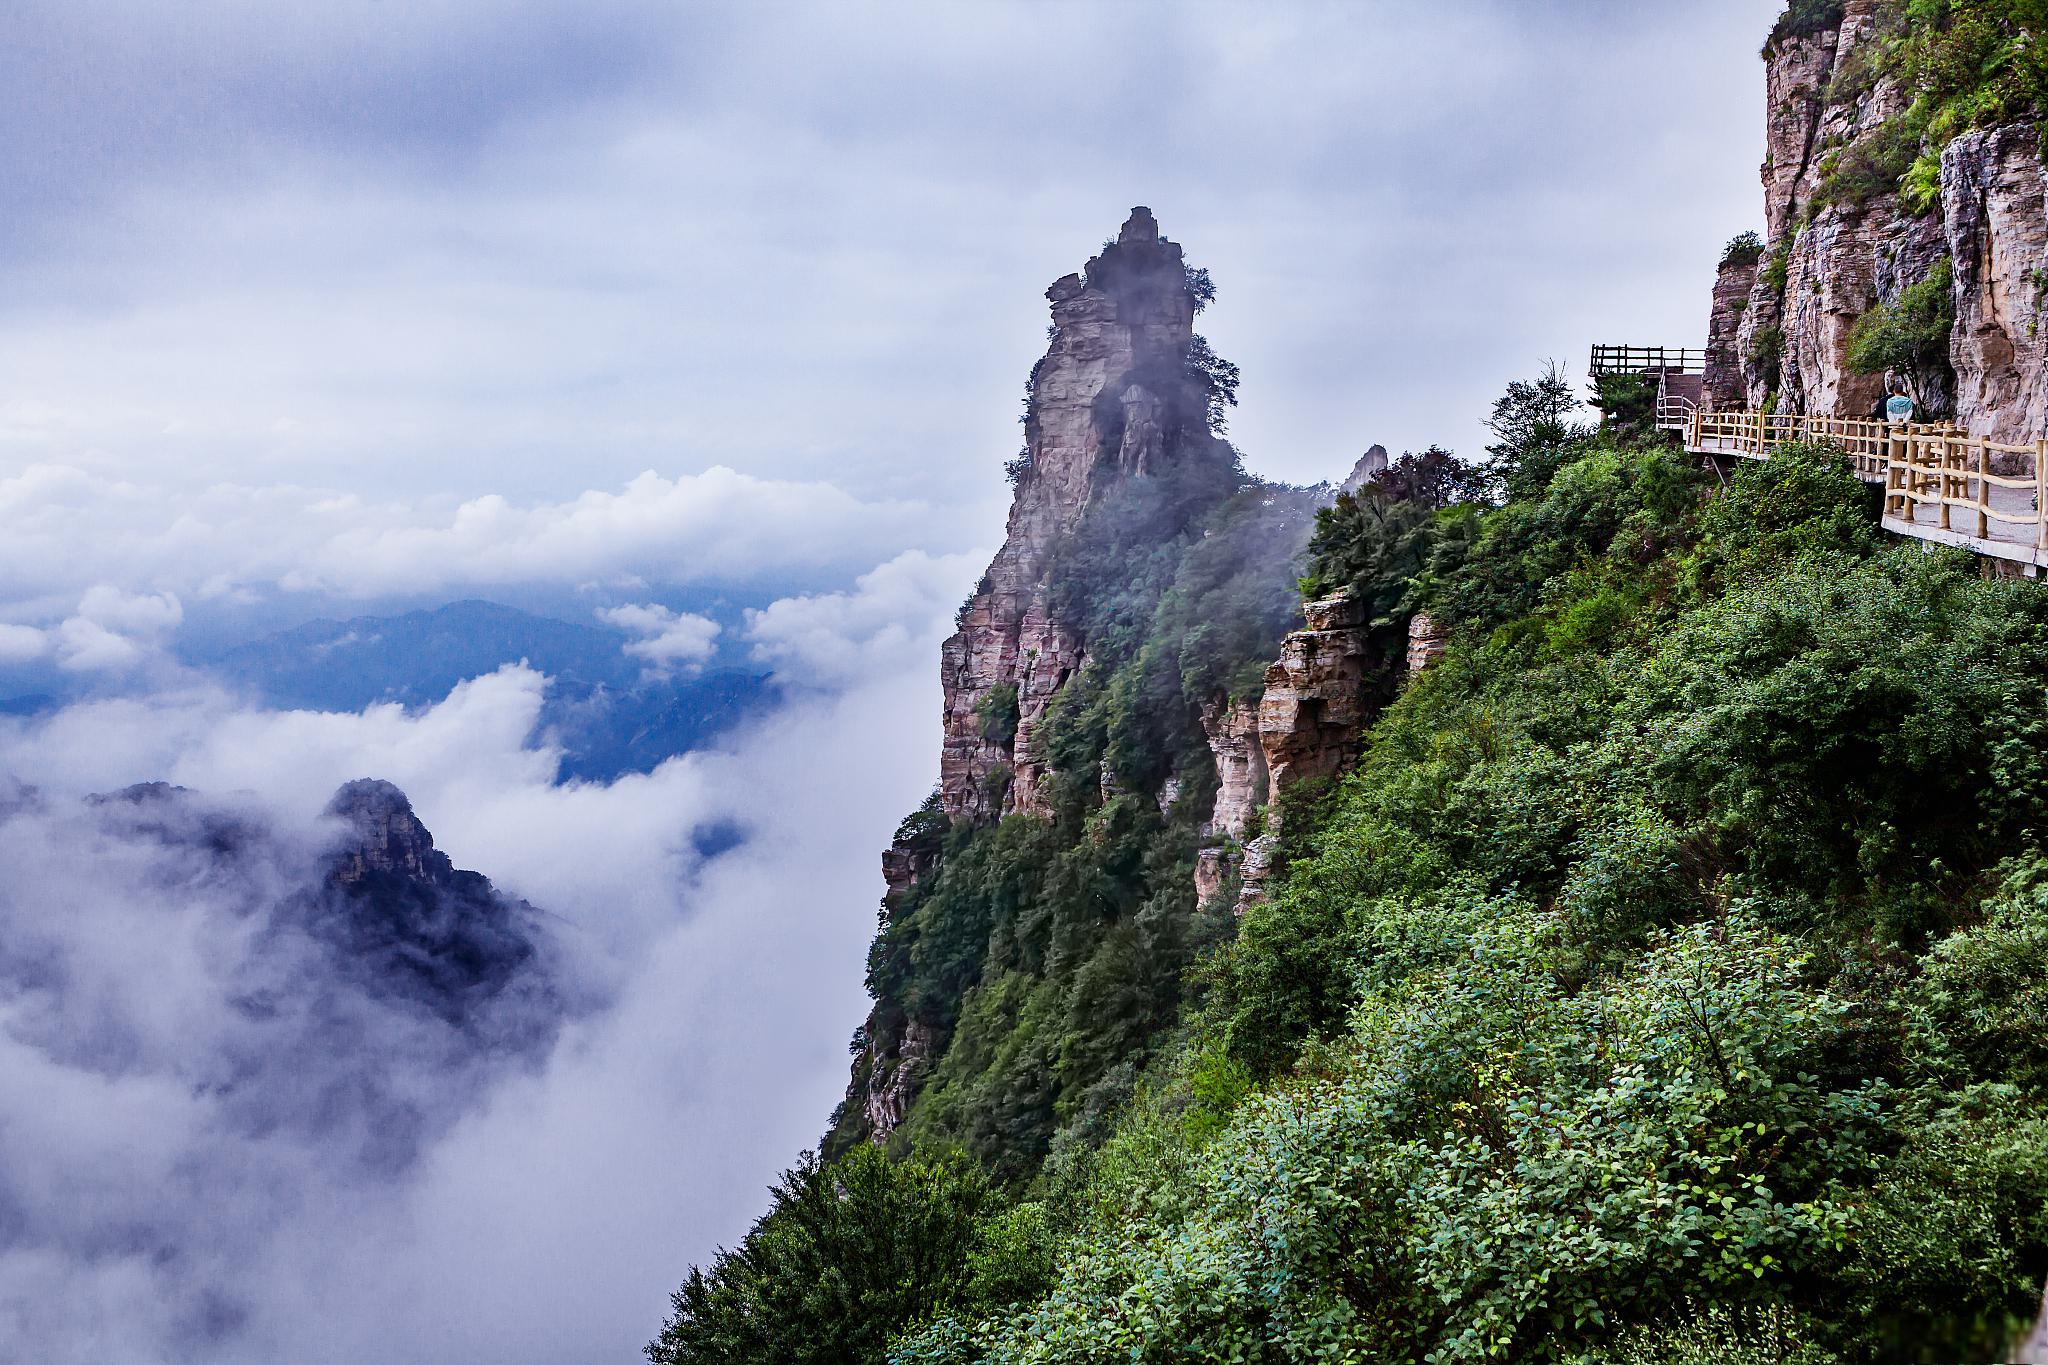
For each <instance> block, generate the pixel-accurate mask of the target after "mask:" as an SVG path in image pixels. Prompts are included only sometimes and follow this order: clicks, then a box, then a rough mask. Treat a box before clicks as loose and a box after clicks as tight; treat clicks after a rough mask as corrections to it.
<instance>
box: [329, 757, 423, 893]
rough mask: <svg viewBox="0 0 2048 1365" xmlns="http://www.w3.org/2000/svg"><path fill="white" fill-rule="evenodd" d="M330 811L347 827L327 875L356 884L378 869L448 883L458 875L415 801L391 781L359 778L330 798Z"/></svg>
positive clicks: (338, 881) (336, 879)
mask: <svg viewBox="0 0 2048 1365" xmlns="http://www.w3.org/2000/svg"><path fill="white" fill-rule="evenodd" d="M327 814H328V815H329V816H330V817H332V818H335V819H338V820H341V821H342V822H343V823H344V824H346V825H347V826H348V829H349V834H348V836H347V838H346V839H345V840H344V841H343V843H342V845H341V847H340V848H339V849H337V850H336V852H335V860H334V863H333V865H332V868H331V870H330V872H329V879H330V880H332V881H334V882H337V883H340V884H342V885H344V886H350V885H354V884H356V883H359V882H361V881H363V880H364V879H365V878H367V877H369V876H371V875H373V874H376V873H387V874H390V875H393V876H399V877H411V878H417V879H418V880H420V881H424V882H432V883H438V884H441V885H446V884H447V883H448V882H449V880H450V879H451V878H452V877H453V876H454V875H455V866H454V864H453V863H451V862H449V861H448V855H447V854H445V853H443V852H441V851H440V850H439V849H437V848H435V847H434V836H433V835H431V834H429V833H428V832H427V827H426V826H425V825H423V824H421V823H420V819H419V817H418V816H417V815H414V814H413V812H412V802H411V801H409V800H407V799H406V795H405V793H404V792H402V791H400V790H399V789H398V788H397V787H395V786H393V785H392V784H391V783H389V782H382V781H378V780H377V779H375V778H360V779H358V780H356V781H354V782H350V783H348V784H347V785H345V786H343V787H342V788H341V790H339V791H337V792H336V793H335V794H334V799H333V800H331V801H329V802H328V803H327Z"/></svg>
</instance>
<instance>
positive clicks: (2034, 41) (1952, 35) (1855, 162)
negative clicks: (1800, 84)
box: [1766, 0, 2048, 213]
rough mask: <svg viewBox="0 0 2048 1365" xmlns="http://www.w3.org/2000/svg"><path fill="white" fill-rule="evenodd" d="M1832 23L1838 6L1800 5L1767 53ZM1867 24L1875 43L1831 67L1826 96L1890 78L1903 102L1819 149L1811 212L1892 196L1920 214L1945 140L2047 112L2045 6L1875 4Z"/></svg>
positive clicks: (1843, 97) (2034, 0) (1924, 1)
mask: <svg viewBox="0 0 2048 1365" xmlns="http://www.w3.org/2000/svg"><path fill="white" fill-rule="evenodd" d="M1840 17H1841V6H1840V5H1839V4H1838V3H1835V4H1830V3H1819V2H1818V0H1812V2H1809V0H1799V2H1798V3H1795V4H1794V5H1792V6H1791V8H1790V9H1789V10H1788V11H1787V12H1786V15H1785V17H1784V18H1782V19H1781V20H1780V21H1779V28H1778V30H1777V31H1775V32H1774V33H1773V37H1772V47H1775V46H1776V44H1778V43H1779V42H1782V41H1783V40H1784V39H1785V38H1786V37H1789V36H1794V35H1797V34H1804V33H1811V32H1815V31H1818V30H1819V29H1821V28H1825V27H1831V26H1832V25H1834V24H1836V23H1838V22H1840ZM1873 21H1874V24H1875V29H1876V36H1875V37H1874V38H1873V39H1872V40H1871V41H1869V42H1866V43H1864V44H1863V45H1861V46H1859V47H1857V48H1855V49H1852V51H1851V52H1850V54H1849V55H1848V56H1847V57H1846V58H1845V59H1844V60H1843V61H1842V63H1841V64H1840V65H1839V66H1838V68H1837V69H1836V71H1835V72H1834V74H1833V76H1832V78H1831V79H1830V81H1829V86H1828V89H1827V91H1826V95H1827V98H1828V99H1829V100H1831V101H1833V102H1836V103H1847V102H1849V101H1851V100H1854V99H1856V98H1858V97H1859V96H1861V95H1862V94H1863V93H1865V92H1866V91H1868V90H1869V89H1870V88H1871V87H1872V86H1874V85H1875V84H1876V83H1877V82H1878V81H1880V80H1891V81H1894V82H1897V83H1898V85H1899V86H1900V87H1901V88H1902V89H1903V90H1905V91H1906V92H1907V94H1908V96H1909V101H1910V102H1909V103H1908V104H1907V107H1906V108H1905V109H1904V110H1902V111H1901V112H1900V113H1899V114H1897V115H1896V116H1894V117H1893V118H1891V119H1888V120H1886V121H1885V122H1884V123H1882V124H1880V125H1879V126H1877V127H1876V128H1873V129H1871V130H1869V131H1868V132H1866V133H1865V134H1863V136H1861V137H1859V138H1858V139H1856V140H1855V141H1853V142H1850V143H1848V144H1846V145H1843V146H1839V147H1835V148H1832V149H1829V150H1828V151H1827V152H1826V154H1825V155H1824V157H1823V159H1822V162H1821V171H1822V179H1821V183H1820V185H1819V187H1818V188H1817V190H1816V192H1815V194H1814V197H1813V200H1812V202H1811V203H1810V204H1809V205H1808V206H1807V211H1808V212H1809V213H1813V212H1818V211H1819V210H1820V209H1821V208H1822V207H1824V206H1826V205H1827V204H1831V203H1841V204H1850V205H1860V204H1866V203H1869V202H1871V201H1872V200H1875V199H1877V198H1879V197H1880V196H1884V195H1890V194H1895V193H1896V194H1901V195H1902V196H1903V198H1904V201H1905V203H1906V205H1907V206H1908V207H1909V208H1911V209H1912V210H1914V211H1915V212H1925V211H1927V210H1928V209H1931V208H1932V207H1933V206H1934V204H1935V203H1936V201H1937V200H1938V199H1939V197H1940V191H1941V176H1940V171H1941V152H1942V149H1943V148H1944V147H1946V146H1947V145H1948V144H1949V143H1950V142H1952V141H1954V140H1955V139H1956V138H1957V137H1958V136H1960V135H1961V134H1963V133H1966V132H1968V131H1969V130H1971V129H1972V128H1983V127H1990V126H1994V125H1998V124H2004V123H2010V122H2014V121H2016V120H2022V119H2029V118H2038V117H2039V116H2040V115H2041V114H2042V113H2043V111H2044V110H2048V51H2044V49H2043V46H2042V42H2041V39H2042V37H2043V36H2044V35H2048V3H2044V0H1883V3H1881V4H1880V5H1879V6H1878V8H1877V12H1876V14H1875V15H1874V16H1873ZM1769 50H1771V49H1770V48H1767V49H1766V51H1769ZM2044 150H2048V143H2044Z"/></svg>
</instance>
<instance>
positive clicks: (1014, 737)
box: [835, 208, 1257, 1142]
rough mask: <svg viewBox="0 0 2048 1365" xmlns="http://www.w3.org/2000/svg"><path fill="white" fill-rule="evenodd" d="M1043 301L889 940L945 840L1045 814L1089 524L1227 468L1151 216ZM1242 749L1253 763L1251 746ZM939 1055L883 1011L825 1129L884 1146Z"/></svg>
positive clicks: (1174, 248) (893, 852)
mask: <svg viewBox="0 0 2048 1365" xmlns="http://www.w3.org/2000/svg"><path fill="white" fill-rule="evenodd" d="M1046 298H1047V299H1048V300H1049V301H1050V302H1051V305H1052V328H1051V332H1050V341H1049V344H1048V346H1047V348H1046V352H1045V355H1044V357H1043V358H1041V359H1040V360H1039V362H1038V363H1037V365H1035V366H1034V367H1033V368H1032V371H1031V378H1030V382H1029V386H1028V387H1027V390H1026V397H1025V413H1024V451H1023V453H1022V455H1020V456H1019V457H1018V459H1017V461H1016V462H1015V463H1013V464H1012V466H1011V470H1012V474H1013V477H1014V480H1015V484H1016V493H1015V496H1014V498H1013V500H1012V501H1011V504H1010V519H1009V526H1008V532H1007V535H1006V536H1005V539H1004V541H1003V546H1002V548H1001V549H1000V550H999V551H997V553H996V556H995V558H994V559H993V560H992V561H991V562H990V564H989V566H988V572H987V573H986V574H984V575H983V576H982V579H981V582H980V584H979V585H978V586H977V587H976V589H975V591H974V594H973V596H971V597H970V598H969V599H968V600H967V602H966V604H965V605H963V606H962V607H961V609H960V615H959V618H958V621H957V629H956V630H955V632H954V634H953V636H952V637H951V638H950V639H948V640H947V641H946V643H945V646H944V648H943V650H942V651H941V655H940V683H941V686H942V688H943V693H944V718H943V719H944V740H943V747H942V749H941V753H940V760H939V787H938V791H937V793H936V794H935V798H934V800H933V802H932V803H930V804H929V805H928V806H927V807H926V808H925V809H924V810H922V811H920V812H918V813H917V814H916V815H913V816H912V817H911V818H910V819H909V820H906V821H905V822H904V824H903V826H902V828H900V829H899V830H898V831H897V835H896V839H895V841H894V843H893V844H892V845H891V846H890V848H889V851H888V852H887V853H885V854H884V855H883V859H882V872H883V877H884V880H885V881H886V883H887V885H888V895H887V896H886V897H885V899H884V900H883V902H882V910H881V918H882V923H883V926H884V928H885V929H886V928H887V927H888V925H889V924H890V923H892V922H893V920H892V917H893V916H895V915H897V914H899V913H902V910H903V907H904V905H905V903H906V902H907V901H908V900H909V899H910V898H911V897H913V896H914V894H915V890H916V887H917V885H918V883H919V881H920V879H921V878H923V877H925V876H927V875H928V874H929V873H930V871H931V869H932V867H933V866H934V864H935V863H936V861H937V859H938V857H939V850H940V847H941V845H942V843H943V841H944V838H945V836H946V834H947V832H948V831H949V830H950V829H952V828H953V827H954V826H956V825H961V824H970V825H980V824H987V823H990V822H993V821H995V820H998V819H1000V818H1001V817H1003V816H1004V815H1008V814H1013V813H1031V814H1047V813H1049V812H1047V810H1046V807H1045V801H1044V795H1043V791H1042V784H1043V779H1044V776H1045V763H1044V759H1043V758H1042V756H1041V754H1040V751H1039V741H1038V735H1039V728H1040V726H1041V724H1042V723H1043V721H1044V718H1045V713H1046V708H1047V707H1048V706H1050V705H1051V703H1052V701H1053V698H1054V697H1055V696H1057V695H1058V694H1059V691H1060V689H1061V688H1062V687H1064V686H1065V685H1066V683H1067V681H1068V680H1069V679H1070V678H1072V677H1073V676H1074V675H1075V674H1076V673H1077V672H1078V671H1079V670H1080V669H1081V668H1083V667H1084V666H1085V665H1086V663H1087V661H1088V652H1087V651H1088V640H1087V635H1086V632H1085V630H1084V622H1082V621H1080V620H1077V619H1071V618H1072V617H1073V616H1075V615H1077V614H1078V611H1079V610H1080V609H1081V607H1082V606H1083V605H1085V602H1084V601H1083V599H1085V598H1086V597H1087V595H1088V593H1087V591H1086V590H1085V589H1083V590H1080V591H1076V590H1075V589H1074V584H1073V582H1072V581H1070V580H1071V575H1070V576H1069V580H1062V579H1061V577H1060V574H1061V566H1062V561H1061V558H1060V556H1061V553H1062V551H1063V549H1066V548H1068V547H1069V546H1071V544H1072V542H1073V540H1074V538H1075V537H1076V535H1077V534H1078V533H1082V532H1083V531H1084V530H1085V529H1086V528H1087V526H1088V525H1089V524H1090V523H1089V516H1090V513H1091V511H1094V510H1095V509H1098V508H1101V507H1103V505H1104V503H1105V501H1106V500H1108V499H1111V498H1112V496H1113V495H1114V494H1115V493H1116V492H1117V491H1118V490H1120V489H1122V488H1124V487H1125V486H1126V485H1127V484H1129V482H1130V481H1132V480H1135V479H1138V478H1141V477H1146V476H1165V475H1171V474H1173V473H1175V472H1178V471H1180V470H1181V469H1183V468H1185V467H1188V466H1192V465H1195V464H1196V462H1209V463H1211V464H1213V465H1214V466H1215V467H1216V468H1217V469H1218V470H1220V471H1230V470H1233V469H1234V468H1235V462H1236V454H1235V452H1234V451H1233V450H1231V448H1230V446H1229V445H1228V444H1227V443H1226V442H1224V441H1223V440H1221V439H1220V438H1218V437H1217V436H1216V435H1215V434H1214V433H1213V432H1212V431H1211V430H1210V425H1209V415H1210V414H1209V403H1210V396H1211V389H1210V381H1209V378H1208V377H1207V376H1206V375H1204V374H1202V373H1200V372H1198V368H1197V361H1198V357H1197V356H1196V354H1195V351H1194V342H1195V332H1194V319H1195V312H1196V309H1197V307H1198V305H1199V302H1200V301H1201V300H1200V299H1198V296H1197V292H1196V289H1195V287H1194V283H1193V281H1191V279H1190V276H1189V273H1188V269H1187V266H1186V263H1185V261H1184V260H1183V258H1182V254H1181V248H1180V246H1179V245H1178V244H1176V243H1175V242H1173V241H1170V240H1169V239H1167V238H1166V237H1163V236H1161V235H1160V232H1159V224H1158V223H1157V222H1156V221H1155V220H1154V219H1153V217H1152V213H1151V210H1149V209H1145V208H1135V209H1132V210H1131V215H1130V218H1129V219H1128V220H1127V221H1126V222H1125V223H1124V225H1123V228H1122V230H1121V231H1120V232H1119V233H1118V234H1117V237H1116V240H1115V241H1113V242H1111V243H1108V244H1107V245H1105V246H1104V247H1103V249H1102V252H1101V254H1100V255H1098V256H1095V257H1094V258H1092V259H1091V260H1089V262H1088V263H1087V265H1086V266H1085V267H1084V268H1083V269H1082V270H1081V271H1080V272H1079V273H1077V274H1073V275H1067V276H1065V277H1063V278H1061V279H1059V280H1055V281H1054V282H1053V284H1052V287H1051V288H1049V289H1047V290H1046ZM1105 515H1113V514H1107V513H1106V514H1105ZM1178 529H1179V528H1178V527H1175V528H1172V529H1170V530H1169V531H1166V532H1164V533H1165V534H1177V533H1178ZM1063 581H1066V583H1067V590H1066V591H1065V592H1062V591H1061V585H1062V582H1063ZM1097 586H1099V585H1097ZM1246 733H1247V735H1249V734H1250V733H1251V727H1250V726H1247V727H1246ZM1246 743H1247V744H1249V746H1250V749H1251V751H1252V752H1253V753H1256V750H1257V745H1256V743H1255V742H1252V741H1251V740H1249V739H1247V741H1246ZM1249 761H1250V760H1249V759H1247V760H1246V762H1249ZM1241 766H1242V765H1241ZM1243 780H1244V781H1246V782H1247V783H1250V781H1251V779H1250V777H1249V776H1244V777H1243ZM1101 783H1102V792H1103V795H1104V797H1105V798H1107V797H1109V796H1112V795H1114V794H1115V792H1116V784H1115V778H1114V776H1113V774H1112V773H1111V772H1110V770H1109V768H1108V766H1107V765H1105V766H1104V768H1103V772H1102V777H1101ZM1252 789H1253V788H1252V786H1251V785H1247V786H1246V788H1245V792H1246V795H1245V797H1244V798H1243V800H1244V802H1245V803H1246V804H1244V811H1245V812H1246V813H1247V814H1248V812H1249V811H1250V809H1251V807H1252V805H1254V804H1256V799H1257V798H1255V797H1253V796H1251V795H1250V792H1251V791H1252ZM1146 795H1147V796H1149V797H1151V798H1152V799H1154V800H1156V801H1157V802H1158V804H1159V806H1160V808H1161V810H1162V811H1170V810H1171V809H1173V808H1174V807H1175V806H1176V804H1177V803H1179V802H1180V801H1181V799H1182V797H1183V783H1182V782H1181V780H1180V778H1179V777H1178V776H1176V775H1168V776H1167V777H1166V778H1165V780H1164V782H1163V784H1162V785H1161V787H1160V788H1159V789H1158V790H1157V791H1153V792H1148V793H1146ZM1204 795H1206V793H1204ZM1239 818H1240V819H1242V818H1245V817H1244V816H1242V815H1241V816H1240V817H1239ZM941 1045H942V1039H941V1038H940V1037H939V1036H938V1035H936V1034H935V1033H934V1031H933V1029H932V1028H931V1026H930V1025H929V1024H928V1023H927V1022H926V1021H923V1020H920V1019H918V1018H916V1017H914V1016H913V1015H910V1014H908V1013H906V1012H904V1011H900V1010H897V1011H890V1010H886V1009H884V1008H882V1007H881V1006H880V1005H878V1007H877V1010H876V1011H875V1012H873V1013H871V1014H870V1016H869V1018H868V1022H867V1026H866V1027H865V1029H864V1030H863V1036H862V1040H861V1045H860V1047H859V1049H858V1055H857V1059H856V1061H855V1063H854V1066H853V1078H852V1082H851V1084H850V1085H849V1087H848V1090H847V1095H846V1102H845V1104H844V1105H843V1106H842V1108H841V1115H840V1119H836V1120H835V1127H836V1126H839V1125H840V1123H841V1122H842V1121H843V1122H844V1123H846V1124H847V1125H848V1126H849V1129H850V1130H854V1131H857V1132H858V1133H859V1135H860V1136H862V1137H865V1138H866V1139H867V1140H869V1141H874V1142H882V1141H886V1140H887V1139H888V1137H889V1135H890V1134H891V1133H893V1132H894V1131H895V1130H896V1128H897V1126H898V1125H899V1124H901V1123H902V1121H903V1117H904V1115H905V1114H906V1113H907V1112H908V1110H909V1107H910V1105H911V1103H912V1101H913V1099H914V1098H915V1096H916V1094H917V1091H918V1088H919V1086H920V1085H921V1084H922V1083H923V1080H924V1077H925V1075H926V1074H927V1072H928V1071H929V1070H930V1068H931V1067H932V1065H933V1064H934V1063H935V1060H936V1059H935V1055H934V1054H935V1051H936V1050H937V1049H938V1048H939V1047H940V1046H941Z"/></svg>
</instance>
